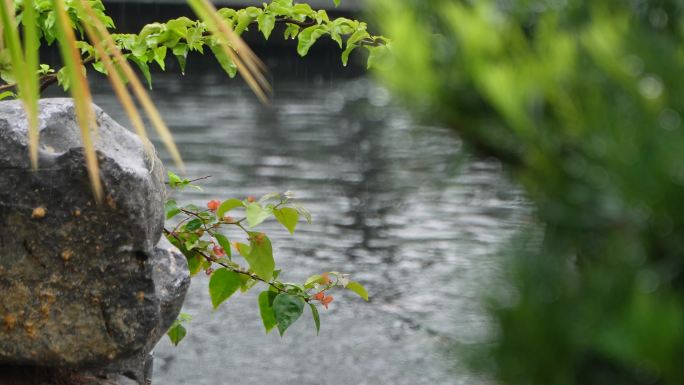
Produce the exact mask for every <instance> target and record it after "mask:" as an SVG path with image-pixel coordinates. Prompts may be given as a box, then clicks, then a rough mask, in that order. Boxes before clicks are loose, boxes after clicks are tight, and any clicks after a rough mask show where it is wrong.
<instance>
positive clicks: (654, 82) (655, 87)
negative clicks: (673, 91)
mask: <svg viewBox="0 0 684 385" xmlns="http://www.w3.org/2000/svg"><path fill="white" fill-rule="evenodd" d="M639 91H641V94H642V95H644V97H645V98H647V99H655V98H657V97H659V96H660V95H661V94H662V93H663V82H662V81H661V80H660V79H659V78H658V77H657V76H655V75H647V76H644V77H643V78H642V79H641V81H639Z"/></svg>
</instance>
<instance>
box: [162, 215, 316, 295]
mask: <svg viewBox="0 0 684 385" xmlns="http://www.w3.org/2000/svg"><path fill="white" fill-rule="evenodd" d="M164 234H166V235H171V236H172V237H174V238H176V239H177V240H178V241H181V239H180V238H178V236H177V235H176V234H173V233H171V232H170V231H169V230H167V229H166V228H164ZM195 252H197V254H199V255H201V256H202V258H204V259H205V260H206V261H208V262H210V263H216V264H217V265H220V266H222V267H225V268H226V269H228V270H230V271H232V272H235V273H238V274H242V275H246V276H248V277H250V278H252V279H253V280H255V281H260V282H263V283H265V284H267V285H269V286H271V287H273V288H274V289H276V290H278V292H280V293H287V291H286V290H284V289H283V288H281V287H278V286H277V285H276V284H274V283H273V282H268V281H266V280H264V279H263V278H261V277H259V276H258V275H256V274H254V273H250V272H249V271H246V270H242V269H238V268H236V267H233V266H231V265H229V264H227V263H225V262H220V261H217V260H216V259H215V258H213V257H212V256H211V255H209V254H207V253H205V252H203V251H201V250H195ZM305 300H307V302H308V299H306V298H305Z"/></svg>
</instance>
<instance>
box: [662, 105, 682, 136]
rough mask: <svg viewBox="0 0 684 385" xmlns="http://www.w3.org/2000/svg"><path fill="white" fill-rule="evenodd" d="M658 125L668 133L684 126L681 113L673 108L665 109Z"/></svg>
mask: <svg viewBox="0 0 684 385" xmlns="http://www.w3.org/2000/svg"><path fill="white" fill-rule="evenodd" d="M658 123H659V124H660V127H662V128H664V129H666V130H668V131H674V130H676V129H678V128H679V126H681V125H682V118H681V116H679V112H677V111H675V110H673V109H671V108H665V109H664V110H663V111H662V112H661V113H660V115H659V116H658Z"/></svg>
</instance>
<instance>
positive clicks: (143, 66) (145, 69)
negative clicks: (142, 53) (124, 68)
mask: <svg viewBox="0 0 684 385" xmlns="http://www.w3.org/2000/svg"><path fill="white" fill-rule="evenodd" d="M128 59H130V60H132V61H133V63H135V64H136V65H137V66H138V68H140V72H142V74H143V76H145V80H147V86H148V87H149V88H150V89H152V75H150V66H149V65H148V64H147V62H146V61H145V59H144V58H143V59H139V58H137V57H136V56H133V55H131V56H129V57H128Z"/></svg>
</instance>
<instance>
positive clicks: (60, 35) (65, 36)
mask: <svg viewBox="0 0 684 385" xmlns="http://www.w3.org/2000/svg"><path fill="white" fill-rule="evenodd" d="M52 4H53V9H54V12H55V13H56V16H57V23H56V25H57V40H58V41H59V48H60V51H61V54H62V60H63V61H64V66H65V68H66V72H67V75H68V77H69V83H70V85H69V91H70V93H71V95H72V97H73V98H74V106H75V107H76V118H77V120H78V125H79V127H80V129H81V140H82V141H83V148H84V151H85V160H86V167H87V168H88V176H89V177H90V184H91V186H92V188H93V194H94V195H95V198H96V200H97V201H98V202H99V201H101V198H102V184H101V183H100V177H99V171H98V165H97V156H96V153H95V147H94V144H93V142H92V138H91V130H96V129H97V127H96V122H95V112H94V111H93V104H92V96H91V94H90V89H89V88H88V83H87V81H86V78H85V74H84V72H83V62H82V61H81V56H80V55H79V52H78V49H77V48H76V37H75V36H74V31H73V30H72V29H71V20H70V19H69V15H67V13H66V5H65V4H64V0H53V3H52Z"/></svg>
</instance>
